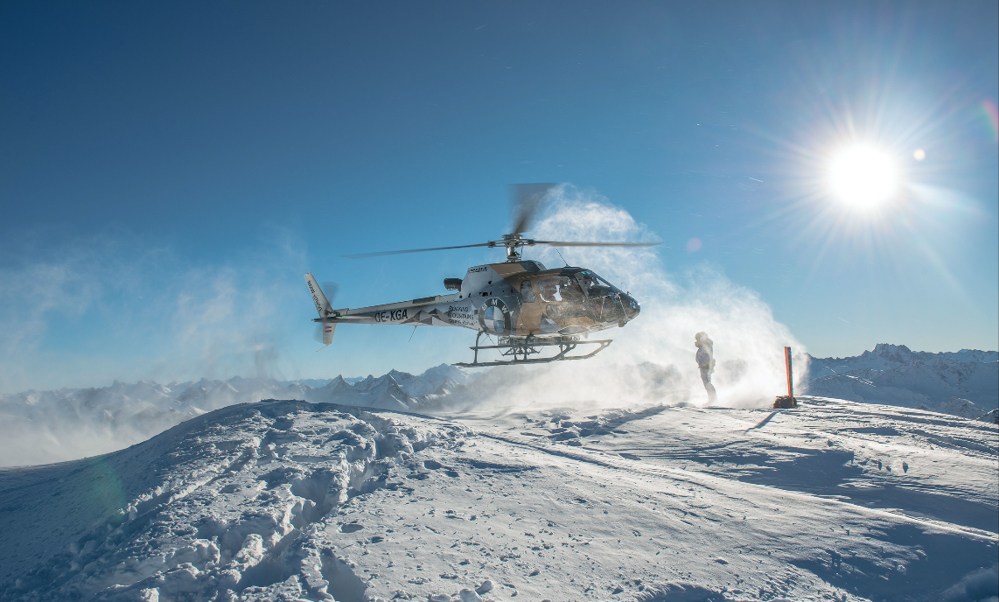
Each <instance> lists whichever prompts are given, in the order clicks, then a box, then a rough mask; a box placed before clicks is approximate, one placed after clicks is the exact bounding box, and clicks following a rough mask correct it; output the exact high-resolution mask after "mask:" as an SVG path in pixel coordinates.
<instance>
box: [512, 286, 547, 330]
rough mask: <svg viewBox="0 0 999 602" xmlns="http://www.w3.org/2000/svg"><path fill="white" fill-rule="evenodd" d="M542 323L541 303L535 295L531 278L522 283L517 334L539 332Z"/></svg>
mask: <svg viewBox="0 0 999 602" xmlns="http://www.w3.org/2000/svg"><path fill="white" fill-rule="evenodd" d="M540 324H541V303H538V302H537V298H536V297H535V295H534V285H533V284H532V283H531V281H530V280H524V281H523V282H521V283H520V316H519V317H518V318H517V335H519V336H527V335H529V334H538V332H540V330H539V326H540Z"/></svg>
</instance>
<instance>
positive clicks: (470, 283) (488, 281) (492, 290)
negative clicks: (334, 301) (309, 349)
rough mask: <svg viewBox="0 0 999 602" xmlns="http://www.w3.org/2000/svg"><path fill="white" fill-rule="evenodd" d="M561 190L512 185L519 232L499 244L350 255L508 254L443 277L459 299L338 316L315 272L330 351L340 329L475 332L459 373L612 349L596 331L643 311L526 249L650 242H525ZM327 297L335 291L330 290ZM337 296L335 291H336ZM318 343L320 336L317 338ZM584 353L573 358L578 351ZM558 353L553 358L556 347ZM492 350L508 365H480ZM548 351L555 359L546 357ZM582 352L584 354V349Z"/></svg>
mask: <svg viewBox="0 0 999 602" xmlns="http://www.w3.org/2000/svg"><path fill="white" fill-rule="evenodd" d="M556 186H557V185H556V184H517V185H514V186H513V192H514V208H515V220H514V226H513V228H512V229H513V232H511V233H509V234H504V235H502V237H501V238H500V239H499V240H492V241H488V242H484V243H477V244H471V245H460V246H454V247H436V248H429V249H408V250H402V251H380V252H375V253H362V254H358V255H345V256H344V257H347V258H351V259H360V258H365V257H376V256H383V255H397V254H403V253H422V252H426V251H444V250H450V249H467V248H473V247H488V248H504V249H505V250H506V261H504V262H502V263H490V264H485V265H477V266H472V267H470V268H468V271H467V272H466V273H465V277H464V278H445V279H444V288H445V290H449V291H455V292H454V293H453V294H447V295H434V296H430V297H420V298H417V299H412V300H409V301H400V302H398V303H387V304H384V305H372V306H369V307H362V308H358V309H348V308H344V309H333V307H332V305H331V303H330V299H328V298H327V297H326V295H325V294H324V292H323V289H322V287H321V286H320V285H319V283H318V282H316V279H315V277H314V276H313V275H312V272H309V273H308V274H305V282H306V284H307V285H308V287H309V293H310V294H311V295H312V301H313V303H314V304H315V306H316V311H318V312H319V317H318V318H315V319H313V322H317V323H319V324H320V325H321V327H322V342H323V345H324V346H323V348H322V349H325V348H326V347H327V346H329V345H330V344H331V343H332V342H333V333H334V332H335V331H336V327H337V325H338V324H396V325H409V326H414V327H418V326H457V327H462V328H469V329H471V330H475V331H476V333H477V334H476V337H475V345H474V346H472V347H470V349H471V350H472V351H473V352H474V356H473V359H472V361H471V362H459V363H456V364H454V365H455V366H461V367H464V368H478V367H486V366H505V365H513V364H538V363H549V362H558V361H569V360H583V359H587V358H590V357H593V356H594V355H596V354H597V353H599V352H600V351H603V350H604V349H606V348H607V346H609V345H610V344H611V342H612V341H611V340H609V339H594V340H590V339H588V338H587V337H588V335H589V334H590V333H593V332H598V331H601V330H606V329H608V328H614V327H623V326H624V325H625V324H627V323H628V322H630V321H631V320H634V319H635V318H637V317H638V314H639V313H640V312H641V306H640V305H639V303H638V301H637V300H636V299H635V298H634V297H633V296H631V295H630V294H629V293H627V292H624V291H622V290H620V289H619V288H617V287H616V286H614V285H613V284H611V283H610V282H609V281H607V280H605V279H604V278H602V277H600V276H599V275H597V274H596V273H595V272H594V271H593V270H590V269H587V268H582V267H570V266H569V265H568V263H566V266H565V267H562V268H555V269H548V268H546V267H545V266H544V265H543V264H542V263H541V262H539V261H533V260H526V259H524V258H523V257H522V254H523V249H524V248H525V247H533V246H536V245H547V246H551V247H647V246H655V245H658V244H661V243H647V242H563V241H550V240H535V239H533V238H525V237H524V236H523V233H524V232H525V231H526V230H527V227H528V225H529V223H530V221H531V218H532V217H533V215H534V214H535V213H536V211H537V209H538V207H539V206H540V205H541V204H542V203H543V201H544V200H545V199H546V198H547V197H548V196H549V194H550V193H551V191H552V190H553V189H555V188H556ZM326 284H327V290H331V287H335V284H333V283H326ZM332 292H333V293H334V294H335V288H333V289H332ZM483 335H486V336H487V338H490V337H489V335H494V336H495V337H496V343H495V344H490V345H480V338H481V337H482V336H483ZM317 338H318V337H317ZM581 345H583V346H595V348H593V349H589V348H587V352H585V353H582V352H581V353H577V354H574V355H570V353H572V352H573V351H574V350H575V349H576V348H577V347H579V346H581ZM556 347H557V348H558V349H557V351H554V349H555V348H556ZM485 350H494V351H496V352H499V354H500V357H501V358H503V359H499V360H493V361H479V352H480V351H485ZM548 350H552V351H554V355H548V356H545V355H543V354H545V353H546V352H547V351H548ZM581 351H582V350H581Z"/></svg>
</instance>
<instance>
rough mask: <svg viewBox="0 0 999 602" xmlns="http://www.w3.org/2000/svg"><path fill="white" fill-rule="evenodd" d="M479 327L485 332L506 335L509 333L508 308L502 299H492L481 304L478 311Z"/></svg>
mask: <svg viewBox="0 0 999 602" xmlns="http://www.w3.org/2000/svg"><path fill="white" fill-rule="evenodd" d="M479 325H481V326H482V329H483V330H485V331H487V332H492V333H495V334H507V333H509V332H510V308H508V307H507V306H506V303H504V302H503V300H502V299H497V298H496V297H493V298H492V299H489V300H488V301H486V302H485V303H483V304H482V310H481V311H479Z"/></svg>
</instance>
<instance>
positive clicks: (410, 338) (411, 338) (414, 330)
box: [409, 324, 419, 343]
mask: <svg viewBox="0 0 999 602" xmlns="http://www.w3.org/2000/svg"><path fill="white" fill-rule="evenodd" d="M418 326H419V324H417V325H416V326H414V327H413V334H411V335H409V342H410V343H412V342H413V335H414V334H416V328H417V327H418Z"/></svg>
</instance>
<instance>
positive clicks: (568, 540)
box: [0, 397, 999, 602]
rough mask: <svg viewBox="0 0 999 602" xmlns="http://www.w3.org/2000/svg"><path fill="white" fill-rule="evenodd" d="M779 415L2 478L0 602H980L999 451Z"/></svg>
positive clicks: (883, 414) (460, 420)
mask: <svg viewBox="0 0 999 602" xmlns="http://www.w3.org/2000/svg"><path fill="white" fill-rule="evenodd" d="M800 401H801V407H799V408H798V409H795V410H779V411H774V410H746V409H743V410H736V409H726V408H694V407H668V406H649V407H643V408H633V409H630V410H606V409H603V410H600V409H592V408H591V409H587V408H569V409H549V410H537V409H536V410H529V411H524V410H523V409H522V408H490V409H488V410H486V409H477V410H473V411H464V412H459V411H451V412H443V411H442V412H440V413H438V414H437V415H436V416H434V417H431V416H418V415H412V414H405V413H399V412H391V411H379V412H369V411H367V410H365V409H363V408H357V407H351V406H339V405H335V404H330V403H317V404H313V403H307V402H303V401H267V402H261V403H258V404H243V405H239V406H231V407H227V408H223V409H220V410H217V411H215V412H211V413H209V414H205V415H202V416H199V417H196V418H193V419H191V420H189V421H187V422H184V423H182V424H180V425H178V426H176V427H174V428H172V429H170V430H169V431H166V432H164V433H162V434H160V435H158V436H156V437H154V438H152V439H150V440H149V441H146V442H144V443H140V444H137V445H134V446H132V447H130V448H128V449H125V450H121V451H118V452H114V453H111V454H107V455H105V456H99V457H96V458H88V459H84V460H77V461H72V462H65V463H61V464H55V465H49V466H42V467H33V468H15V469H4V470H0V530H2V531H0V532H2V533H3V534H4V535H3V537H4V541H5V543H6V544H7V545H4V546H0V600H2V601H7V600H145V601H160V602H166V601H173V600H177V601H180V600H218V601H226V600H228V601H234V600H245V601H255V600H261V601H263V600H337V601H338V602H360V601H363V600H375V599H382V600H391V599H397V600H398V599H401V600H430V601H432V602H444V601H448V602H450V601H459V600H460V601H461V602H470V601H475V600H544V599H547V600H551V601H552V602H557V601H563V600H564V601H569V600H636V601H639V602H660V601H669V602H683V601H691V600H715V601H749V600H771V601H778V600H837V601H840V600H842V601H847V600H941V599H947V600H977V599H987V598H988V597H989V596H995V595H997V593H999V591H997V590H999V573H997V572H996V568H995V566H996V560H997V543H999V482H997V476H999V456H997V450H999V431H997V427H996V425H993V424H988V423H984V422H974V421H968V420H963V419H960V418H955V417H952V416H946V415H942V414H937V413H933V412H928V411H921V410H913V409H908V408H897V407H889V406H875V405H870V404H863V405H861V404H857V403H853V402H847V401H841V400H833V399H825V398H814V397H803V398H801V399H800Z"/></svg>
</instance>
